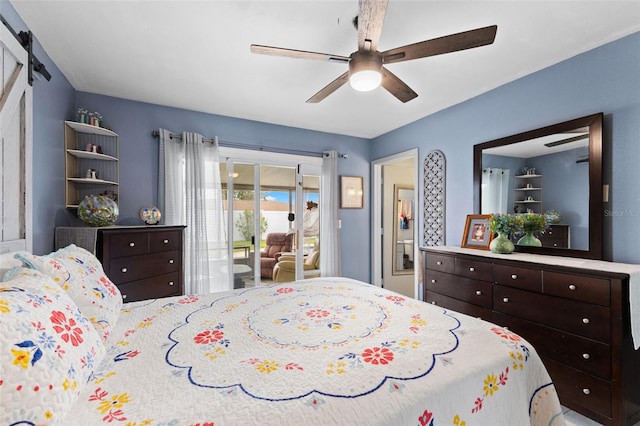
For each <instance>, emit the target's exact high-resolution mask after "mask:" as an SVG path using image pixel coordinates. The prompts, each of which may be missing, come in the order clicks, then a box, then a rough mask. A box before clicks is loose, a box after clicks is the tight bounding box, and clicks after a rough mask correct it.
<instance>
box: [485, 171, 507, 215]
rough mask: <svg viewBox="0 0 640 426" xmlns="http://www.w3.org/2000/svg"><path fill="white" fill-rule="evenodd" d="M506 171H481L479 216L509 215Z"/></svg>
mask: <svg viewBox="0 0 640 426" xmlns="http://www.w3.org/2000/svg"><path fill="white" fill-rule="evenodd" d="M510 174H511V171H510V170H508V169H495V168H494V169H483V170H482V206H481V211H480V213H481V214H491V213H509V211H508V208H509V207H508V200H509V175H510Z"/></svg>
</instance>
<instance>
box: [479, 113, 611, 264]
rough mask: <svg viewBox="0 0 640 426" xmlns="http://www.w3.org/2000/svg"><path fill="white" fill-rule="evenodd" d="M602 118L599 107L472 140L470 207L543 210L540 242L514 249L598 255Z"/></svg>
mask: <svg viewBox="0 0 640 426" xmlns="http://www.w3.org/2000/svg"><path fill="white" fill-rule="evenodd" d="M602 121H603V114H602V113H598V114H593V115H589V116H585V117H581V118H576V119H574V120H569V121H565V122H562V123H557V124H552V125H550V126H546V127H541V128H539V129H534V130H530V131H527V132H523V133H519V134H515V135H511V136H506V137H503V138H500V139H495V140H492V141H488V142H484V143H481V144H477V145H474V147H473V182H474V192H473V196H474V211H475V212H476V213H482V214H491V213H511V214H514V213H515V214H524V213H527V212H533V213H540V214H544V215H545V216H546V220H547V223H548V224H551V226H550V227H549V228H548V229H547V230H546V231H545V233H544V234H542V238H540V237H539V238H540V240H541V241H542V247H531V246H522V245H518V246H516V251H522V252H528V253H536V254H548V255H556V256H571V257H582V258H589V259H602V206H603V185H602V183H603V182H602V150H603V140H602ZM512 239H515V241H517V238H513V237H512Z"/></svg>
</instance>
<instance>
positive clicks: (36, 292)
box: [0, 268, 105, 424]
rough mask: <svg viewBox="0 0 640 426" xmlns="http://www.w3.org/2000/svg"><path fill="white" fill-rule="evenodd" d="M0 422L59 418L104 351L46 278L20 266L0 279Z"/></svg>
mask: <svg viewBox="0 0 640 426" xmlns="http://www.w3.org/2000/svg"><path fill="white" fill-rule="evenodd" d="M0 329H1V330H2V333H0V424H50V423H60V422H61V420H62V419H63V417H64V416H65V415H66V413H68V412H69V410H70V409H71V406H72V405H73V403H74V402H75V401H76V400H77V399H78V396H79V394H80V391H81V390H82V388H83V387H84V386H85V384H86V383H87V381H88V379H89V377H90V376H91V374H92V373H93V371H94V369H95V368H97V365H98V363H99V362H100V360H101V359H102V357H103V356H104V353H105V348H104V346H103V342H102V339H101V338H100V336H98V333H97V332H96V330H95V329H94V328H93V327H92V326H91V323H90V322H89V320H88V319H87V318H86V317H85V316H84V315H82V313H81V312H80V310H79V309H78V307H77V306H76V305H75V304H74V303H73V301H72V300H71V298H70V297H69V295H67V293H66V292H65V291H64V290H62V289H61V288H60V287H59V286H58V285H56V284H55V283H54V282H53V280H52V279H51V277H48V276H46V275H45V274H42V273H40V272H38V271H35V270H32V269H27V268H20V270H18V271H16V273H14V274H13V279H11V280H8V281H5V282H2V283H0Z"/></svg>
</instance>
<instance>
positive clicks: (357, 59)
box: [349, 51, 382, 92]
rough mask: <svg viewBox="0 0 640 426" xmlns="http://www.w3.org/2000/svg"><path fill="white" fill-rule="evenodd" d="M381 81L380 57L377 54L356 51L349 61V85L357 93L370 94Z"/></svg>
mask: <svg viewBox="0 0 640 426" xmlns="http://www.w3.org/2000/svg"><path fill="white" fill-rule="evenodd" d="M381 81H382V56H381V55H380V54H379V53H377V52H375V53H374V52H368V51H358V52H354V53H352V54H351V60H350V61H349V84H350V85H351V87H353V88H354V89H355V90H357V91H359V92H370V91H372V90H374V89H376V88H377V87H378V86H380V82H381Z"/></svg>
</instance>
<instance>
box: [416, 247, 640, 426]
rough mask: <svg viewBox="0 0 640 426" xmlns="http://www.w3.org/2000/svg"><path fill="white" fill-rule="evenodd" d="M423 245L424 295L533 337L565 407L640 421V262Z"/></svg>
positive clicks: (603, 418)
mask: <svg viewBox="0 0 640 426" xmlns="http://www.w3.org/2000/svg"><path fill="white" fill-rule="evenodd" d="M421 250H422V251H423V254H424V259H425V260H424V300H425V301H427V302H429V303H432V304H435V305H439V306H442V307H443V308H446V309H451V310H455V311H458V312H462V313H464V314H467V315H471V316H474V317H480V318H482V319H485V320H487V321H491V322H494V323H496V324H498V325H501V326H504V327H507V328H509V329H510V330H512V331H514V332H516V333H518V334H520V335H521V336H522V337H524V338H525V339H527V340H528V341H529V342H530V343H531V344H533V346H534V347H535V349H536V351H537V352H538V353H539V354H540V356H541V358H542V360H543V361H544V364H545V366H546V367H547V370H548V371H549V375H550V376H551V378H552V380H553V382H554V384H555V387H556V390H557V392H558V395H559V396H560V401H561V403H562V404H563V405H564V406H566V407H568V408H570V409H572V410H575V411H577V412H580V413H582V414H584V415H585V416H588V417H590V418H592V419H594V420H595V421H597V422H599V423H602V424H605V425H633V424H635V423H636V422H638V421H639V420H640V349H639V350H634V345H633V339H632V336H631V322H630V315H631V314H630V304H629V285H630V284H629V281H630V273H632V274H636V273H637V272H638V271H640V265H623V264H615V263H610V262H599V261H589V260H584V259H570V258H561V257H555V256H541V255H532V254H525V253H513V254H510V255H496V254H493V253H491V252H489V251H482V250H470V249H460V248H455V247H442V248H421ZM599 268H600V269H599ZM634 284H635V285H640V283H637V282H634ZM636 309H637V307H636ZM635 315H640V312H635Z"/></svg>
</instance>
